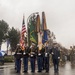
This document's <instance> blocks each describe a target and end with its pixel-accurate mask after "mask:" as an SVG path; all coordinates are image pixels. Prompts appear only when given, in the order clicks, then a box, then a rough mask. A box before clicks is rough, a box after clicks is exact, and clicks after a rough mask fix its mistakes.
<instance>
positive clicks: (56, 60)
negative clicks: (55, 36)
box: [51, 43, 60, 73]
mask: <svg viewBox="0 0 75 75" xmlns="http://www.w3.org/2000/svg"><path fill="white" fill-rule="evenodd" d="M51 54H52V60H53V65H54V72H55V73H56V72H58V71H59V59H60V50H59V49H58V46H57V44H56V43H54V47H53V48H52V49H51Z"/></svg>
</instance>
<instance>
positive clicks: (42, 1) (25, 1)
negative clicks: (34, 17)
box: [0, 0, 75, 48]
mask: <svg viewBox="0 0 75 75" xmlns="http://www.w3.org/2000/svg"><path fill="white" fill-rule="evenodd" d="M42 11H44V12H45V15H46V22H47V27H48V29H50V30H51V31H52V32H54V34H55V35H56V40H57V42H59V43H61V44H62V45H63V46H65V47H67V48H69V46H70V45H74V44H75V0H0V20H2V19H3V20H5V21H6V22H7V23H8V24H9V26H10V27H12V26H14V27H15V28H18V29H21V26H22V17H23V13H24V14H25V22H26V21H27V17H28V16H29V15H30V14H31V13H34V12H39V13H41V12H42ZM26 25H27V24H26Z"/></svg>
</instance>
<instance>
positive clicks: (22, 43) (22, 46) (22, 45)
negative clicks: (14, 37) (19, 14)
mask: <svg viewBox="0 0 75 75" xmlns="http://www.w3.org/2000/svg"><path fill="white" fill-rule="evenodd" d="M25 34H26V26H25V21H24V16H23V23H22V30H21V36H20V46H21V49H22V50H24V49H25Z"/></svg>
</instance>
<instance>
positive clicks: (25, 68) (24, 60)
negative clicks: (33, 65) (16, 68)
mask: <svg viewBox="0 0 75 75" xmlns="http://www.w3.org/2000/svg"><path fill="white" fill-rule="evenodd" d="M23 63H24V71H28V57H24V58H23Z"/></svg>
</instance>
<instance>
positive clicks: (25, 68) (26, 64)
mask: <svg viewBox="0 0 75 75" xmlns="http://www.w3.org/2000/svg"><path fill="white" fill-rule="evenodd" d="M28 57H29V47H28V46H26V47H25V49H24V51H23V64H24V71H23V72H24V73H27V72H28Z"/></svg>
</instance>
